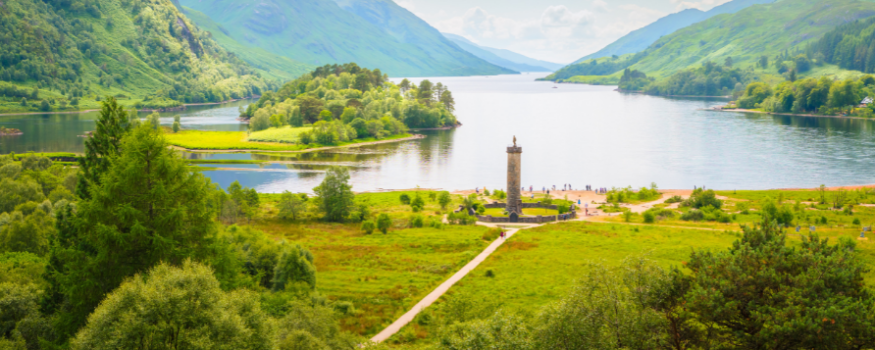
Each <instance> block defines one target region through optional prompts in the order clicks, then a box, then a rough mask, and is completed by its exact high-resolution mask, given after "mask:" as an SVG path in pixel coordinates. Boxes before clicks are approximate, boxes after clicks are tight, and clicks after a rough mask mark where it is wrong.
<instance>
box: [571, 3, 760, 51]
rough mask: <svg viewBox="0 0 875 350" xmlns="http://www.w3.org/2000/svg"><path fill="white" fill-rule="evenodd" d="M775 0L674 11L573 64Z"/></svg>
mask: <svg viewBox="0 0 875 350" xmlns="http://www.w3.org/2000/svg"><path fill="white" fill-rule="evenodd" d="M774 1H775V0H733V1H730V2H727V3H725V4H723V5H720V6H717V7H714V8H712V9H711V10H709V11H702V10H699V9H695V8H693V9H686V10H683V11H681V12H677V13H673V14H670V15H668V16H665V17H662V18H660V19H658V20H657V21H656V22H653V23H651V24H649V25H647V26H644V27H643V28H640V29H637V30H634V31H632V32H630V33H629V34H626V35H624V36H623V37H622V38H620V39H617V41H614V42H613V43H611V44H610V45H608V46H606V47H605V48H603V49H601V50H599V51H597V52H595V53H592V54H589V55H587V56H586V57H583V58H581V59H579V60H577V61H574V63H572V64H575V63H580V62H583V61H587V60H590V59H593V58H602V57H610V56H613V55H617V56H622V55H625V54H630V53H636V52H640V51H644V49H646V48H647V47H648V46H650V45H651V44H653V43H654V42H656V41H657V40H659V38H661V37H663V36H665V35H668V34H671V33H674V32H675V31H677V30H678V29H681V28H684V27H687V26H689V25H691V24H693V23H696V22H701V21H704V20H706V19H709V18H711V17H714V16H717V15H722V14H727V13H735V12H738V11H740V10H742V9H745V8H747V7H749V6H751V5H756V4H767V3H772V2H774Z"/></svg>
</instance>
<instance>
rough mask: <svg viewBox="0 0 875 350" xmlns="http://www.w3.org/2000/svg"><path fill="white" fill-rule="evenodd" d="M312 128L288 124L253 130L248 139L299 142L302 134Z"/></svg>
mask: <svg viewBox="0 0 875 350" xmlns="http://www.w3.org/2000/svg"><path fill="white" fill-rule="evenodd" d="M310 130H313V128H312V127H309V126H305V127H299V128H293V127H291V126H289V125H286V126H281V127H278V128H269V129H266V130H261V131H256V132H253V133H252V134H250V135H249V137H248V140H249V141H258V142H283V143H298V139H299V137H300V135H301V134H302V133H304V132H306V131H310Z"/></svg>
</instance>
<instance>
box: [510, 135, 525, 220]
mask: <svg viewBox="0 0 875 350" xmlns="http://www.w3.org/2000/svg"><path fill="white" fill-rule="evenodd" d="M522 153H523V148H522V147H520V146H517V144H516V136H514V137H513V146H509V147H507V213H508V215H510V219H511V221H512V222H516V219H518V218H519V216H520V215H523V200H522V199H521V198H522V197H521V194H520V186H522V182H521V181H520V171H521V168H520V167H521V165H522V163H520V156H521V155H522Z"/></svg>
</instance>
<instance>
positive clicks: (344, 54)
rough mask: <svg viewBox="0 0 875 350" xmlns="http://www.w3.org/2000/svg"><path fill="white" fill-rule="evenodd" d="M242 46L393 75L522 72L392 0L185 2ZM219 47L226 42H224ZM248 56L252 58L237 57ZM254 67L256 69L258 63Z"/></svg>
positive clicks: (182, 0) (199, 19)
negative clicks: (477, 52)
mask: <svg viewBox="0 0 875 350" xmlns="http://www.w3.org/2000/svg"><path fill="white" fill-rule="evenodd" d="M180 3H181V5H182V6H184V7H186V8H189V9H192V10H195V11H198V12H201V13H203V14H204V16H192V18H193V19H194V20H195V21H196V23H198V24H199V25H201V24H203V25H204V26H205V27H210V26H213V24H211V23H207V22H205V21H203V19H204V17H206V18H209V19H210V20H211V22H213V23H214V25H215V26H216V28H217V29H223V31H222V33H223V34H224V35H225V36H227V37H228V38H230V39H233V41H236V42H237V43H239V44H240V46H239V47H236V48H235V47H230V46H229V47H226V48H227V49H229V50H231V51H233V52H238V51H237V50H241V49H245V48H260V49H263V50H264V51H265V52H267V53H270V54H272V55H275V56H280V57H286V58H289V59H292V60H295V61H299V62H302V63H304V64H308V65H317V66H318V65H324V64H331V63H346V62H356V63H358V64H359V65H360V66H362V67H368V68H380V69H381V70H382V71H383V72H384V73H387V74H389V75H390V76H395V77H400V76H464V75H488V74H508V73H516V72H515V71H513V70H510V69H506V68H503V67H499V66H496V65H494V64H491V63H489V62H486V61H484V60H482V59H480V58H478V57H477V56H475V55H473V54H471V53H469V52H467V51H465V50H462V49H461V48H460V47H459V46H458V45H456V44H454V43H453V42H451V41H450V40H449V39H447V38H445V37H444V36H443V35H441V33H440V32H438V31H437V29H435V28H433V27H431V26H430V25H428V23H426V22H425V21H423V20H421V19H420V18H418V17H416V16H415V15H414V14H413V13H411V12H410V11H407V10H406V9H404V8H402V7H400V6H398V5H397V4H395V3H394V2H392V1H391V0H354V1H353V0H338V1H332V0H261V1H258V2H254V1H249V0H180ZM220 42H221V41H220ZM238 54H240V55H241V57H242V58H243V59H247V57H246V55H244V54H242V53H238ZM254 64H256V65H257V64H258V63H257V62H255V63H254Z"/></svg>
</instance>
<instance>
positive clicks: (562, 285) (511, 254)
mask: <svg viewBox="0 0 875 350" xmlns="http://www.w3.org/2000/svg"><path fill="white" fill-rule="evenodd" d="M736 239H737V236H736V234H735V233H732V232H721V231H706V230H697V229H678V228H668V227H659V226H633V225H622V224H603V223H589V222H563V223H557V224H550V225H543V226H539V227H536V228H532V229H526V230H520V231H519V232H517V233H516V234H515V235H514V236H513V237H511V238H510V239H508V241H507V242H506V243H505V244H504V245H503V246H502V247H500V248H499V249H498V250H496V251H495V253H493V254H492V256H490V257H489V258H488V259H486V261H484V262H483V263H482V264H480V266H478V267H477V269H475V270H474V271H472V272H471V273H470V274H468V276H466V277H465V278H464V279H463V280H462V281H460V282H459V283H458V284H456V286H454V287H453V288H452V289H451V293H450V297H452V295H454V294H467V295H470V296H472V297H473V298H474V299H475V300H479V299H483V300H500V304H501V305H502V307H503V308H506V309H510V310H523V311H527V312H536V311H537V310H538V309H540V308H541V307H542V306H544V305H546V304H547V303H550V302H554V301H557V300H559V298H561V297H562V296H564V295H565V293H566V292H567V291H568V290H569V288H570V287H571V286H572V285H573V283H574V281H575V280H576V279H578V278H580V277H582V276H583V275H582V272H583V271H584V270H585V269H586V268H587V264H588V263H591V262H603V263H605V264H608V265H619V264H620V263H621V262H622V261H623V260H624V259H626V258H628V257H632V256H641V255H647V257H648V258H649V259H652V260H654V261H656V262H657V263H658V264H659V265H661V266H663V267H666V268H667V267H670V266H672V265H676V266H681V265H682V263H683V261H686V260H687V259H688V258H689V256H690V252H692V250H693V249H723V248H726V247H728V246H729V245H730V244H731V243H732V242H733V241H734V240H736ZM486 270H492V271H493V272H494V274H495V276H494V277H486V276H485V271H486Z"/></svg>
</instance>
